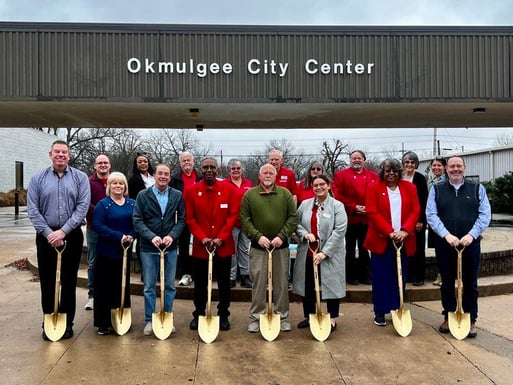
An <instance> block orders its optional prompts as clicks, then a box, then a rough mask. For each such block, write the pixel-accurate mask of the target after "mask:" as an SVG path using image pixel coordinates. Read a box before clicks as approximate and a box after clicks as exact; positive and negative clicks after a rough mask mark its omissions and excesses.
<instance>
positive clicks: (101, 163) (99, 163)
mask: <svg viewBox="0 0 513 385" xmlns="http://www.w3.org/2000/svg"><path fill="white" fill-rule="evenodd" d="M96 164H109V162H96Z"/></svg>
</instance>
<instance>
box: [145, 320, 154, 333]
mask: <svg viewBox="0 0 513 385" xmlns="http://www.w3.org/2000/svg"><path fill="white" fill-rule="evenodd" d="M143 334H144V335H145V336H151V335H152V334H153V327H152V326H151V322H146V324H145V325H144V330H143Z"/></svg>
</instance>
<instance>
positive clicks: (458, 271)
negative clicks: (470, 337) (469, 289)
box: [454, 246, 465, 314]
mask: <svg viewBox="0 0 513 385" xmlns="http://www.w3.org/2000/svg"><path fill="white" fill-rule="evenodd" d="M454 249H455V250H456V252H457V253H458V257H457V260H456V275H457V278H456V279H457V280H456V287H457V289H456V290H457V297H458V298H457V306H456V307H457V309H456V312H457V313H459V314H463V278H462V270H463V268H462V264H463V250H465V246H463V247H461V248H458V246H455V247H454Z"/></svg>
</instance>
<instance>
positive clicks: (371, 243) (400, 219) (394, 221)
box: [363, 158, 420, 326]
mask: <svg viewBox="0 0 513 385" xmlns="http://www.w3.org/2000/svg"><path fill="white" fill-rule="evenodd" d="M401 171H402V169H401V162H400V161H399V160H397V159H393V158H389V159H385V160H384V161H383V162H382V163H381V166H380V171H379V181H377V182H375V183H372V184H370V185H369V186H368V188H367V195H366V199H365V206H366V208H367V217H368V218H369V229H368V231H367V236H366V238H365V242H364V244H363V246H364V247H365V248H366V249H367V250H369V251H370V253H371V270H372V302H373V304H374V313H375V317H374V323H375V324H376V325H378V326H385V325H386V321H385V314H387V313H390V310H395V309H398V308H399V291H398V284H397V265H396V251H395V248H394V245H393V243H392V242H393V241H395V242H398V243H399V242H402V243H403V244H404V247H403V249H402V251H401V252H402V258H401V263H402V271H403V277H402V278H403V287H405V284H406V272H407V271H408V269H407V261H406V256H412V255H414V254H415V247H416V246H415V225H416V224H417V221H418V219H419V216H420V204H419V199H418V197H417V189H416V187H415V185H414V184H412V183H410V182H407V181H403V180H401V175H402V174H401Z"/></svg>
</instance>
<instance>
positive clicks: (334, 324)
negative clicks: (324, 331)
mask: <svg viewBox="0 0 513 385" xmlns="http://www.w3.org/2000/svg"><path fill="white" fill-rule="evenodd" d="M336 328H337V323H336V322H335V323H332V324H331V332H330V333H333V332H334V331H335V329H336Z"/></svg>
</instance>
